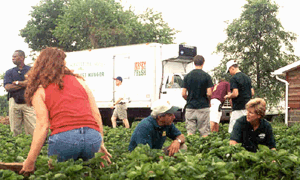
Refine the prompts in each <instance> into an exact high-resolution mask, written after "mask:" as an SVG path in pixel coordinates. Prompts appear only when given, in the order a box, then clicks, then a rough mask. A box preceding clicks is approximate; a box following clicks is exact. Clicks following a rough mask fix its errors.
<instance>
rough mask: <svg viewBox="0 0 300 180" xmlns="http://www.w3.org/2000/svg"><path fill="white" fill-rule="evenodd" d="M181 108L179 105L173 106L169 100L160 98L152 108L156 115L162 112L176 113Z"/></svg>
mask: <svg viewBox="0 0 300 180" xmlns="http://www.w3.org/2000/svg"><path fill="white" fill-rule="evenodd" d="M178 109H179V108H178V107H177V106H172V105H171V104H170V102H169V101H167V100H163V99H159V100H157V101H155V102H154V103H153V104H152V107H151V110H152V113H151V114H154V115H158V114H162V113H171V114H174V113H175V112H176V111H177V110H178Z"/></svg>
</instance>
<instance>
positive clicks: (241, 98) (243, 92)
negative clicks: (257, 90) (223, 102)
mask: <svg viewBox="0 0 300 180" xmlns="http://www.w3.org/2000/svg"><path fill="white" fill-rule="evenodd" d="M226 66H227V69H226V73H228V72H229V73H230V75H232V78H231V79H230V90H231V93H229V94H227V95H226V96H225V97H224V98H225V99H227V98H228V99H232V113H231V116H230V122H229V128H228V132H229V133H231V132H232V129H233V126H234V124H235V122H236V120H237V119H238V118H240V117H241V116H245V115H246V114H247V111H246V104H247V102H248V101H249V100H250V99H251V98H252V96H253V95H254V89H253V88H252V85H251V79H250V78H249V76H247V75H246V74H244V73H242V72H241V71H240V70H239V67H238V65H237V63H236V62H235V61H234V60H230V61H228V62H227V64H226Z"/></svg>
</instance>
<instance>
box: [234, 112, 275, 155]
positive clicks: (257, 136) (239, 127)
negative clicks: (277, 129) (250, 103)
mask: <svg viewBox="0 0 300 180" xmlns="http://www.w3.org/2000/svg"><path fill="white" fill-rule="evenodd" d="M230 140H234V141H236V142H238V143H242V146H243V147H244V148H245V149H247V150H248V151H252V152H256V151H257V149H258V144H262V145H266V146H268V147H269V148H270V149H271V148H275V146H276V143H275V139H274V135H273V130H272V126H271V124H270V123H269V122H268V121H267V120H265V119H261V120H260V125H259V127H258V128H257V129H256V130H255V131H254V130H253V127H252V125H251V124H250V123H249V122H248V121H247V117H246V116H242V117H240V118H239V119H237V120H236V123H235V124H234V126H233V130H232V132H231V134H230Z"/></svg>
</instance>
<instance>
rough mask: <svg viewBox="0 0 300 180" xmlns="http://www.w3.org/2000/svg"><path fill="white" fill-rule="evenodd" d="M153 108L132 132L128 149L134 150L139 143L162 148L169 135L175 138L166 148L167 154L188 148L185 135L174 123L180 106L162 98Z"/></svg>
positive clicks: (153, 147) (152, 147) (171, 154)
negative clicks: (172, 104)
mask: <svg viewBox="0 0 300 180" xmlns="http://www.w3.org/2000/svg"><path fill="white" fill-rule="evenodd" d="M151 110H152V112H151V115H150V116H148V117H147V118H145V119H143V120H142V121H141V122H140V123H139V124H138V125H137V127H136V128H135V130H134V132H133V133H132V136H131V140H130V144H129V147H128V150H129V151H130V152H131V151H133V150H134V149H135V148H136V146H137V145H138V144H148V145H149V146H150V148H151V149H161V148H162V146H163V144H164V142H165V141H166V138H167V137H169V138H171V139H172V140H173V142H172V144H171V145H170V146H169V147H167V148H165V149H164V151H165V153H166V154H167V155H169V156H173V155H174V154H175V153H177V152H178V151H179V149H186V148H187V147H186V145H185V144H184V142H185V137H184V135H183V134H181V132H180V131H179V130H178V129H177V128H176V127H175V125H174V124H173V120H174V119H175V115H174V113H175V112H176V111H177V110H178V107H176V106H171V105H170V103H169V102H168V101H165V100H161V99H160V100H157V101H155V102H154V103H153V106H152V107H151Z"/></svg>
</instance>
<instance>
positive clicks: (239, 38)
mask: <svg viewBox="0 0 300 180" xmlns="http://www.w3.org/2000/svg"><path fill="white" fill-rule="evenodd" d="M278 9H279V6H278V5H277V4H276V3H273V2H271V1H270V0H248V3H247V4H245V5H244V6H243V12H242V14H241V16H240V18H238V19H234V20H233V22H232V23H231V24H229V25H228V27H227V29H226V33H227V39H226V40H225V41H224V42H223V43H219V44H218V46H217V50H216V53H223V59H222V61H221V64H220V65H219V66H218V67H217V68H215V69H214V70H213V73H214V76H215V77H216V78H220V77H224V73H225V70H226V67H225V66H226V62H228V61H229V60H231V59H234V60H236V61H237V62H238V64H239V67H240V69H241V71H242V72H244V73H246V74H248V75H249V76H250V78H251V79H252V85H253V87H254V89H255V93H256V95H255V96H257V97H263V98H266V99H267V102H268V103H269V104H270V105H272V104H275V103H277V102H278V101H279V100H280V97H282V96H283V94H284V93H283V92H284V84H283V83H281V82H279V81H277V80H276V79H275V78H274V77H272V76H271V72H273V71H274V70H276V69H278V68H281V67H282V66H285V65H287V64H289V63H291V62H294V61H296V60H299V57H297V56H295V55H294V54H293V53H294V48H293V45H292V43H291V42H292V41H295V40H296V34H294V33H292V32H286V31H284V28H283V26H282V25H281V23H280V21H279V20H278V19H277V17H276V15H277V13H278ZM225 77H226V79H229V78H230V75H229V74H228V73H227V74H226V75H225Z"/></svg>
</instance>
